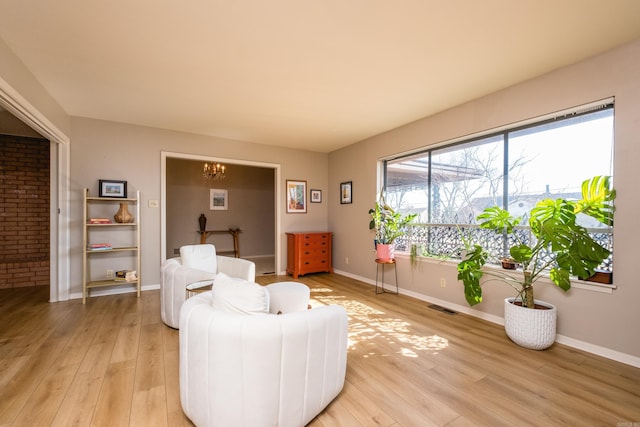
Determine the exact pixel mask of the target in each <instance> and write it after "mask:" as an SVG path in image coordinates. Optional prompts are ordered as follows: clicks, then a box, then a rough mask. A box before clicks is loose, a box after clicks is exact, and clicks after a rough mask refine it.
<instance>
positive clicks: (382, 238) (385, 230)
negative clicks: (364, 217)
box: [369, 195, 418, 260]
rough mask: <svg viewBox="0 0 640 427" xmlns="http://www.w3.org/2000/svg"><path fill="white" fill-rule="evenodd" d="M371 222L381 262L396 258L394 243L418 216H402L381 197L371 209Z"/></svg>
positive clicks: (377, 254)
mask: <svg viewBox="0 0 640 427" xmlns="http://www.w3.org/2000/svg"><path fill="white" fill-rule="evenodd" d="M369 215H371V221H369V229H370V230H373V231H374V232H375V240H374V241H375V246H376V257H377V258H378V259H380V260H390V259H393V258H394V249H395V246H394V242H395V240H396V239H397V238H398V237H400V236H402V235H403V234H404V233H405V228H406V226H407V225H409V224H410V223H411V222H413V221H414V220H415V219H416V217H417V216H418V214H415V213H414V214H408V215H402V214H401V213H400V212H396V211H395V210H394V209H393V208H392V207H391V206H389V205H388V204H387V203H386V202H385V200H384V196H383V195H380V198H379V200H378V201H377V202H376V204H375V206H374V207H373V208H372V209H369Z"/></svg>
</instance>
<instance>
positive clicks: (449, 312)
mask: <svg viewBox="0 0 640 427" xmlns="http://www.w3.org/2000/svg"><path fill="white" fill-rule="evenodd" d="M429 308H432V309H434V310H438V311H441V312H443V313H447V314H452V315H453V314H458V313H457V312H455V311H453V310H449V309H448V308H444V307H441V306H439V305H436V304H430V305H429Z"/></svg>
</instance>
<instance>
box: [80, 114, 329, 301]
mask: <svg viewBox="0 0 640 427" xmlns="http://www.w3.org/2000/svg"><path fill="white" fill-rule="evenodd" d="M71 129H72V132H71V177H72V180H71V188H70V195H71V196H70V197H71V198H72V201H71V217H72V219H71V245H70V257H71V293H72V294H73V293H78V292H80V289H81V270H82V268H81V266H82V264H81V262H82V257H81V246H82V233H81V231H82V226H81V223H82V216H81V214H82V188H84V187H88V188H90V189H91V191H92V192H93V193H94V194H95V193H96V192H97V185H98V179H105V178H107V179H123V180H126V181H127V182H128V187H129V191H131V192H133V191H136V190H140V192H141V199H142V203H141V210H142V212H141V217H142V218H141V223H142V228H141V231H142V282H143V283H142V284H143V286H145V285H154V284H158V283H160V260H161V258H162V252H163V251H164V249H163V248H161V243H160V233H161V229H160V209H159V208H150V207H148V201H149V200H150V199H155V200H159V201H160V204H161V205H162V204H163V203H165V201H164V200H162V195H161V178H160V170H161V153H162V152H163V151H166V152H173V153H185V154H194V155H204V156H212V157H221V158H228V159H238V160H244V161H253V162H265V163H270V164H277V165H280V171H281V176H280V182H279V184H278V185H279V186H280V188H281V192H282V193H283V189H284V186H285V180H286V179H304V180H307V185H308V188H318V189H321V190H323V191H324V192H325V194H326V191H327V170H328V155H326V154H321V153H315V152H309V151H299V150H291V149H285V148H277V147H272V146H266V145H259V144H251V143H247V142H239V141H231V140H225V139H220V138H212V137H206V136H200V135H192V134H185V133H179V132H171V131H166V130H161V129H154V128H146V127H141V126H133V125H127V124H122V123H113V122H107V121H100V120H91V119H84V118H76V117H74V118H72V119H71ZM278 205H279V209H280V210H281V211H282V214H281V216H280V223H279V225H280V233H279V234H280V238H281V239H282V241H283V243H282V246H281V259H282V262H283V264H282V265H280V266H278V269H279V271H283V270H284V269H285V265H284V263H286V256H285V255H286V252H285V251H286V241H285V234H284V233H285V232H287V231H313V230H326V229H327V217H328V212H327V211H328V208H327V203H326V202H325V203H320V204H318V203H313V204H309V206H308V213H307V214H286V213H284V208H285V202H284V200H283V199H281V200H279V201H278ZM278 205H277V206H276V207H277V208H278Z"/></svg>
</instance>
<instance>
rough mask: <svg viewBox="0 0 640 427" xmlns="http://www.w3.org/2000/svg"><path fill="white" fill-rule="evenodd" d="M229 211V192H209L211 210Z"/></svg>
mask: <svg viewBox="0 0 640 427" xmlns="http://www.w3.org/2000/svg"><path fill="white" fill-rule="evenodd" d="M227 209H229V193H228V191H227V190H222V189H219V188H212V189H210V190H209V210H212V211H226V210H227Z"/></svg>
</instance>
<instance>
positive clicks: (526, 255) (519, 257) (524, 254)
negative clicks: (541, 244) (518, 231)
mask: <svg viewBox="0 0 640 427" xmlns="http://www.w3.org/2000/svg"><path fill="white" fill-rule="evenodd" d="M509 254H510V255H511V258H513V259H514V260H516V261H517V262H520V263H528V262H529V261H530V260H531V257H532V255H533V250H532V249H531V248H530V247H529V246H527V245H517V246H513V247H512V248H511V249H509Z"/></svg>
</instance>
